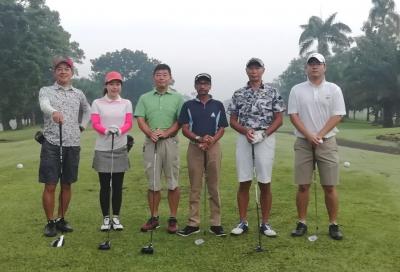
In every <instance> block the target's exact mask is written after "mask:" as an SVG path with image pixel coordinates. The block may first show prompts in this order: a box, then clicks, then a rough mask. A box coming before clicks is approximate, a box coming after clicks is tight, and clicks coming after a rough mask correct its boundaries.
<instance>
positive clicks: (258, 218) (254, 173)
mask: <svg viewBox="0 0 400 272" xmlns="http://www.w3.org/2000/svg"><path fill="white" fill-rule="evenodd" d="M251 156H252V159H253V181H254V180H255V181H256V182H255V183H254V182H253V184H254V190H255V193H256V210H257V232H256V233H258V245H257V246H256V249H255V250H256V252H262V251H264V249H263V248H262V245H261V232H260V229H259V228H260V211H259V204H260V203H259V198H258V181H257V178H256V177H257V173H256V158H255V154H254V144H251Z"/></svg>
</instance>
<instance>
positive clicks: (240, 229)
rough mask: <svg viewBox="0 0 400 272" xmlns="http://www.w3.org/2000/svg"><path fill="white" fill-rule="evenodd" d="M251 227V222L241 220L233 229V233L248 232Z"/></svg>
mask: <svg viewBox="0 0 400 272" xmlns="http://www.w3.org/2000/svg"><path fill="white" fill-rule="evenodd" d="M248 229H249V223H247V222H240V223H239V224H238V225H237V226H236V228H234V229H232V230H231V234H232V235H240V234H242V233H244V232H246V231H247V230H248Z"/></svg>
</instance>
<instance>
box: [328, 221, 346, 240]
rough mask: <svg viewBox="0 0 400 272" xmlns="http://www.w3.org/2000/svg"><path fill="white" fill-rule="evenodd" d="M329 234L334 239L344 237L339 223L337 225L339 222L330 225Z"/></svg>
mask: <svg viewBox="0 0 400 272" xmlns="http://www.w3.org/2000/svg"><path fill="white" fill-rule="evenodd" d="M329 236H330V237H331V238H332V239H334V240H342V239H343V234H342V232H341V231H340V230H339V225H337V224H330V225H329Z"/></svg>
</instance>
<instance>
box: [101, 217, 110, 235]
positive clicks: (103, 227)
mask: <svg viewBox="0 0 400 272" xmlns="http://www.w3.org/2000/svg"><path fill="white" fill-rule="evenodd" d="M110 229H111V222H110V217H109V216H108V215H107V216H104V218H103V224H102V225H101V226H100V230H101V231H108V230H110Z"/></svg>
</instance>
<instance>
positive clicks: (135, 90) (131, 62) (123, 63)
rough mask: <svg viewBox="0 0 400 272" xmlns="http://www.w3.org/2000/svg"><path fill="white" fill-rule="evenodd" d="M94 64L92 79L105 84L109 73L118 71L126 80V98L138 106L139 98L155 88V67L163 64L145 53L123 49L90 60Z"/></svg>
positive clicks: (124, 87)
mask: <svg viewBox="0 0 400 272" xmlns="http://www.w3.org/2000/svg"><path fill="white" fill-rule="evenodd" d="M90 62H91V63H92V74H91V79H92V80H94V81H96V82H99V83H100V84H103V82H104V76H105V74H106V73H107V72H109V71H113V70H115V71H118V72H120V73H121V74H122V76H123V78H124V82H123V92H124V96H125V97H126V98H128V99H130V100H131V101H132V104H133V105H136V103H137V101H138V99H139V96H140V95H141V94H143V93H145V92H147V91H150V90H151V88H152V86H153V77H152V75H153V70H154V67H155V66H156V65H157V64H159V63H161V62H160V61H159V60H157V59H152V58H149V57H148V56H147V54H146V53H144V52H143V51H139V50H136V51H132V50H129V49H126V48H124V49H122V50H121V51H118V50H117V51H114V52H108V53H106V54H104V55H101V56H100V57H99V58H97V59H93V60H90Z"/></svg>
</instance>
